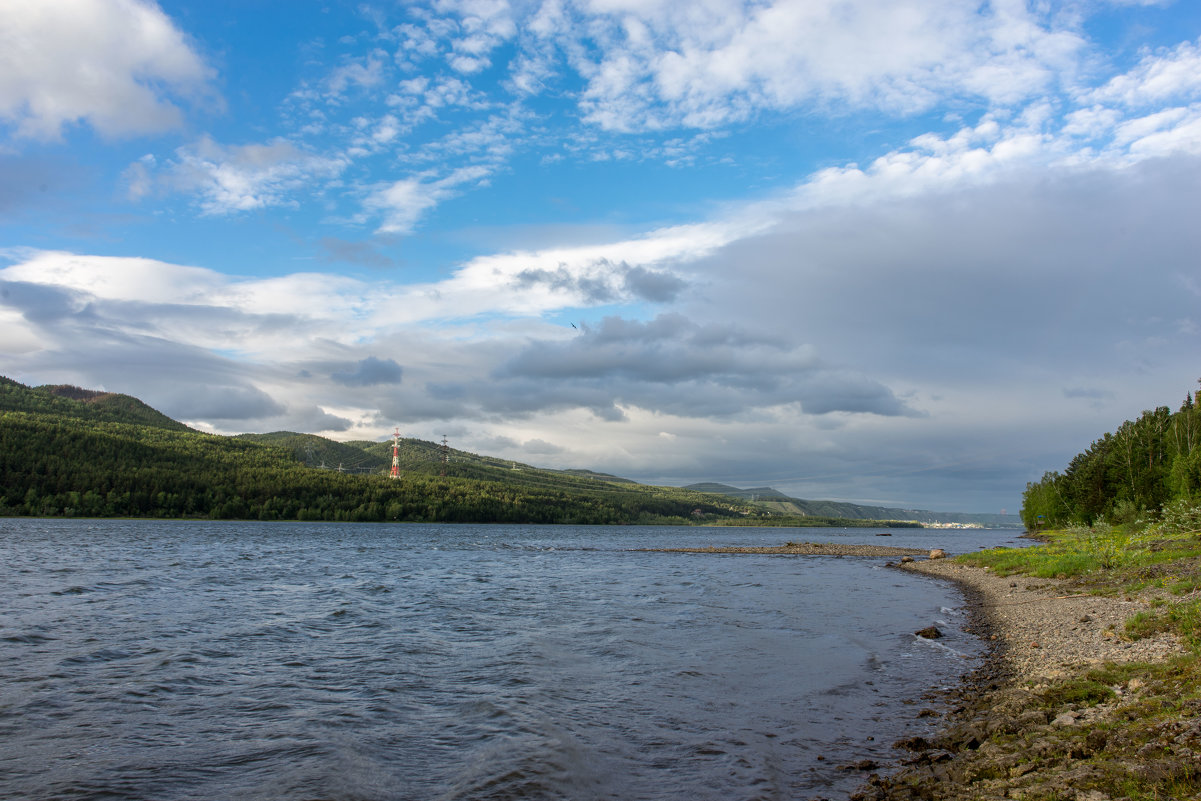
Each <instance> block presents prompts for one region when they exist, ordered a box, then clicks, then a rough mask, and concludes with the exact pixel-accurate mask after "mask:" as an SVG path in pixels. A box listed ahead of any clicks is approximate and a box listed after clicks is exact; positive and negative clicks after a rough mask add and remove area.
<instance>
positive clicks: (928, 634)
mask: <svg viewBox="0 0 1201 801" xmlns="http://www.w3.org/2000/svg"><path fill="white" fill-rule="evenodd" d="M913 633H914V634H916V635H917V636H918V637H922V638H924V639H927V640H937V639H938V638H939V637H941V636H942V632H941V631H939V630H938V626H926V628H924V629H921V630H920V631H915V632H913Z"/></svg>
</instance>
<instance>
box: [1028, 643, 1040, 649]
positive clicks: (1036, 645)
mask: <svg viewBox="0 0 1201 801" xmlns="http://www.w3.org/2000/svg"><path fill="white" fill-rule="evenodd" d="M1030 647H1031V648H1038V647H1039V645H1038V643H1036V642H1032V643H1030Z"/></svg>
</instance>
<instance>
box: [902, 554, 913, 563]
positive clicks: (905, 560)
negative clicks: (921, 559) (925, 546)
mask: <svg viewBox="0 0 1201 801" xmlns="http://www.w3.org/2000/svg"><path fill="white" fill-rule="evenodd" d="M912 561H913V557H912V556H902V557H901V564H903V565H904V564H908V563H909V562H912Z"/></svg>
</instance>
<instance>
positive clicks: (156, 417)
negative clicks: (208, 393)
mask: <svg viewBox="0 0 1201 801" xmlns="http://www.w3.org/2000/svg"><path fill="white" fill-rule="evenodd" d="M0 411H18V412H33V413H36V414H46V415H57V416H59V417H69V418H74V419H78V420H92V421H97V422H101V421H102V422H109V423H131V424H134V425H142V426H149V427H151V428H163V429H166V430H168V431H191V430H192V429H190V428H188V427H187V426H186V425H184V424H183V423H180V422H177V421H175V420H172V419H171V418H170V417H168V416H167V415H165V414H163V413H162V412H159V411H157V410H155V409H152V408H150V407H149V406H147V405H146V404H145V403H142V402H141V401H140V400H138V399H137V398H134V397H131V396H129V395H121V394H118V393H115V392H97V391H95V390H90V389H80V388H79V387H72V386H68V385H66V384H59V385H56V386H44V387H33V388H30V387H27V386H25V385H24V384H20V383H17V382H16V381H13V380H12V379H10V378H5V377H3V376H0Z"/></svg>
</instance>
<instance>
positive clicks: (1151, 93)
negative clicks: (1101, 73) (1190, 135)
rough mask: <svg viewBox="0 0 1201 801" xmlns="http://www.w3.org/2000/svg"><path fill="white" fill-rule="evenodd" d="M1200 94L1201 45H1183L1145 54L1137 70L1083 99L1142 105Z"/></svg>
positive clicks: (1086, 94) (1086, 95)
mask: <svg viewBox="0 0 1201 801" xmlns="http://www.w3.org/2000/svg"><path fill="white" fill-rule="evenodd" d="M1198 93H1201V43H1198V42H1182V43H1181V44H1179V45H1177V46H1176V48H1175V49H1173V50H1167V49H1163V50H1159V51H1157V52H1155V53H1147V54H1145V55H1144V56H1143V58H1142V60H1141V61H1140V62H1139V64H1138V66H1136V67H1135V68H1134V69H1132V70H1130V71H1129V72H1127V73H1125V74H1123V75H1118V76H1116V77H1114V78H1112V79H1110V81H1109V82H1108V83H1106V84H1105V85H1104V86H1101V87H1099V88H1097V89H1094V90H1092V91H1089V92H1085V93H1083V100H1084V102H1095V103H1120V104H1122V105H1125V106H1140V105H1145V104H1148V103H1160V102H1163V101H1166V100H1173V99H1180V98H1192V97H1196V96H1197V95H1198Z"/></svg>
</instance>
